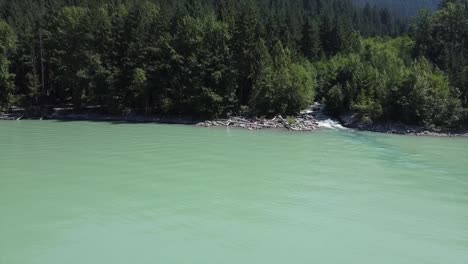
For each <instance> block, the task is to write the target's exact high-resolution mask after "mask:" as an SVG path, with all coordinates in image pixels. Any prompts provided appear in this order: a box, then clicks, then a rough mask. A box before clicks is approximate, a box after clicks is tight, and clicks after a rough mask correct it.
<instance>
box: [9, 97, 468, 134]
mask: <svg viewBox="0 0 468 264" xmlns="http://www.w3.org/2000/svg"><path fill="white" fill-rule="evenodd" d="M83 109H85V110H82V111H81V112H76V111H75V110H74V109H73V107H64V108H52V109H51V110H49V111H42V112H37V111H36V112H28V111H26V110H25V109H22V108H15V109H14V110H13V111H10V112H7V113H5V112H3V113H2V112H0V120H8V121H19V120H59V121H90V122H119V123H156V124H177V125H192V126H198V127H205V128H214V127H233V128H240V129H247V130H250V131H255V130H263V129H285V130H288V131H290V132H313V131H316V130H317V129H322V128H329V129H333V128H336V127H338V128H340V129H354V130H358V131H368V132H375V133H384V134H396V135H410V136H430V137H468V128H465V129H456V130H455V129H454V130H428V129H425V128H424V127H422V126H408V125H405V124H402V123H391V122H387V123H377V124H363V123H362V122H360V121H359V120H358V119H356V117H355V116H353V115H342V116H340V117H339V118H338V119H337V120H336V121H335V120H333V119H331V118H330V116H328V115H327V114H325V113H323V109H321V106H320V104H317V103H316V104H315V105H314V106H312V107H310V108H309V109H307V110H304V111H301V113H300V114H299V115H297V116H289V117H282V116H281V115H278V116H275V117H273V118H265V117H239V116H232V117H227V118H222V119H210V120H201V119H197V118H191V117H174V116H172V117H169V116H165V117H164V116H156V115H149V116H148V115H139V114H132V113H128V114H127V115H125V116H123V115H109V114H102V113H100V112H99V111H96V110H97V109H99V108H98V107H84V108H83Z"/></svg>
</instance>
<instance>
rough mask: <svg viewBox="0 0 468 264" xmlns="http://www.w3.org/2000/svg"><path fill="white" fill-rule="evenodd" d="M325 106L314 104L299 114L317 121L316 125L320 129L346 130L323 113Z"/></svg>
mask: <svg viewBox="0 0 468 264" xmlns="http://www.w3.org/2000/svg"><path fill="white" fill-rule="evenodd" d="M324 109H325V105H324V104H320V103H315V104H314V105H313V106H311V107H310V108H308V109H306V110H304V111H302V112H301V114H307V115H313V116H314V117H315V118H316V119H317V124H318V126H319V127H321V128H327V129H347V128H346V127H344V126H342V125H341V124H340V122H338V121H336V120H333V119H331V118H330V117H329V116H328V115H327V114H326V113H324Z"/></svg>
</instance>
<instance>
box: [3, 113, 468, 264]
mask: <svg viewBox="0 0 468 264" xmlns="http://www.w3.org/2000/svg"><path fill="white" fill-rule="evenodd" d="M0 263H1V264H36V263H37V264H39V263H40V264H46V263H47V264H59V263H60V264H63V263H68V264H75V263H76V264H78V263H80V264H82V263H87V264H89V263H92V264H94V263H96V264H98V263H99V264H102V263H115V264H120V263H122V264H123V263H165V264H166V263H177V264H182V263H197V264H198V263H200V264H202V263H203V264H206V263H227V264H230V263H267V264H275V263H295V264H302V263H304V264H306V263H307V264H309V263H356V264H371V263H372V264H374V263H380V264H382V263H389V264H390V263H392V264H394V263H399V264H406V263H408V264H415V263H417V264H420V263H450V264H466V263H468V139H464V138H430V137H410V136H391V135H383V134H374V133H364V132H355V131H352V130H320V131H317V132H313V133H289V132H285V131H281V130H268V131H266V130H265V131H255V132H252V131H246V130H239V129H226V128H214V129H206V128H198V127H192V126H178V125H155V124H118V123H98V122H58V121H17V122H16V121H1V122H0Z"/></svg>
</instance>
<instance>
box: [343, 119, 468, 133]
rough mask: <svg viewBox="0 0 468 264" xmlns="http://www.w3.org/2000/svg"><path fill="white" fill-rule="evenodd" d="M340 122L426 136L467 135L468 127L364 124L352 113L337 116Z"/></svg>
mask: <svg viewBox="0 0 468 264" xmlns="http://www.w3.org/2000/svg"><path fill="white" fill-rule="evenodd" d="M339 120H340V123H341V124H342V125H343V126H345V127H347V128H351V129H355V130H359V131H370V132H376V133H384V134H395V135H410V136H428V137H468V128H464V129H456V130H442V129H439V130H428V129H426V128H424V127H422V126H410V125H406V124H403V123H396V122H381V123H372V124H365V123H362V122H359V121H357V120H356V118H354V116H353V115H352V114H348V115H342V116H340V117H339Z"/></svg>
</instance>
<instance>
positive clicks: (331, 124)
mask: <svg viewBox="0 0 468 264" xmlns="http://www.w3.org/2000/svg"><path fill="white" fill-rule="evenodd" d="M317 123H318V126H319V127H322V128H328V129H347V128H346V127H344V126H342V125H341V124H340V123H338V122H337V121H335V120H332V119H330V118H328V119H324V120H319V121H318V122H317Z"/></svg>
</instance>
